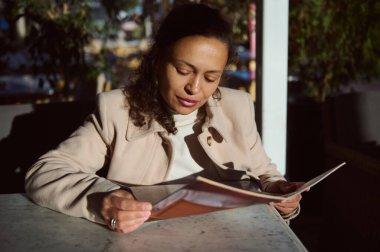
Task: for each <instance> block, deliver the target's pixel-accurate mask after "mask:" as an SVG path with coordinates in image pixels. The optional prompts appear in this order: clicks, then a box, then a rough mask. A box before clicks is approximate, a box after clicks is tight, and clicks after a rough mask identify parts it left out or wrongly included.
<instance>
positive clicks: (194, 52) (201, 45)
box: [167, 36, 228, 71]
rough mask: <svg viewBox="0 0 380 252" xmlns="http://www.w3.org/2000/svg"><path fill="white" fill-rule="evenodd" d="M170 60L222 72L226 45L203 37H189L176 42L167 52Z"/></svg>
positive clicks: (226, 53)
mask: <svg viewBox="0 0 380 252" xmlns="http://www.w3.org/2000/svg"><path fill="white" fill-rule="evenodd" d="M167 56H169V58H170V59H171V60H174V61H175V60H180V61H186V62H188V63H190V64H191V65H194V66H195V67H197V68H200V69H205V70H210V69H213V70H219V71H220V70H223V69H224V67H225V66H226V63H227V58H228V48H227V45H226V44H225V43H224V42H222V41H220V40H218V39H216V38H209V37H204V36H189V37H185V38H182V39H180V40H178V41H177V42H176V43H175V44H174V45H173V46H172V47H171V49H170V50H169V55H167Z"/></svg>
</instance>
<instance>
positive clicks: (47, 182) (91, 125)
mask: <svg viewBox="0 0 380 252" xmlns="http://www.w3.org/2000/svg"><path fill="white" fill-rule="evenodd" d="M107 109H110V108H108V107H107V105H106V102H105V98H104V97H103V96H102V95H100V96H99V97H98V103H97V108H96V110H95V112H94V113H93V114H91V115H90V116H89V117H88V119H87V120H86V121H85V122H84V124H83V126H81V127H79V128H78V129H77V130H76V131H75V132H74V133H73V134H72V135H71V136H70V137H69V138H68V139H66V140H65V141H64V142H62V143H61V144H60V145H59V146H58V147H57V148H56V149H54V150H51V151H49V152H48V153H46V154H45V155H43V156H41V157H40V158H39V159H38V160H37V162H36V163H35V164H34V165H33V166H32V167H31V168H30V169H29V170H28V172H27V174H26V178H25V191H26V193H27V195H28V196H29V197H30V199H31V200H32V201H34V202H35V203H36V204H38V205H40V206H44V207H47V208H50V209H53V210H55V211H59V212H62V213H65V214H68V215H71V216H76V217H83V218H86V219H88V220H90V221H94V222H98V223H103V219H102V218H101V217H100V215H99V211H97V210H98V209H100V204H101V203H100V202H99V200H98V199H100V198H101V197H99V196H100V195H101V194H102V193H105V192H108V191H111V190H115V189H118V188H119V186H118V185H116V184H114V183H112V182H111V181H109V180H107V179H105V178H102V177H99V176H97V175H96V172H97V171H98V170H99V169H101V168H102V167H103V166H104V165H105V164H106V163H107V158H108V155H109V152H110V136H109V133H108V132H110V130H111V131H112V129H109V127H110V126H111V125H112V124H110V123H109V122H108V118H107ZM97 208H98V209H97Z"/></svg>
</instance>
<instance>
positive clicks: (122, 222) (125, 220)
mask: <svg viewBox="0 0 380 252" xmlns="http://www.w3.org/2000/svg"><path fill="white" fill-rule="evenodd" d="M124 214H126V213H125V211H119V213H118V214H116V215H118V216H119V217H116V218H115V219H116V220H117V221H116V225H115V231H117V232H119V233H129V232H132V231H134V230H136V229H137V228H138V227H140V226H141V225H142V224H143V223H144V222H145V221H146V220H147V219H149V217H150V214H141V213H127V214H126V215H124ZM123 215H124V216H123ZM126 216H129V217H126ZM109 227H110V225H109ZM111 229H112V228H111Z"/></svg>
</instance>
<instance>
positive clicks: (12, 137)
mask: <svg viewBox="0 0 380 252" xmlns="http://www.w3.org/2000/svg"><path fill="white" fill-rule="evenodd" d="M32 107H33V109H32V112H30V113H26V114H19V115H16V116H15V117H13V118H9V117H7V119H10V120H11V122H4V121H3V122H2V125H3V127H5V125H6V124H7V123H8V124H9V123H11V129H10V132H9V134H8V135H6V136H3V138H2V139H1V140H0V153H1V178H0V193H16V192H24V178H25V173H26V171H27V169H28V168H29V167H30V166H31V165H32V164H33V163H34V162H35V161H36V159H37V158H38V157H39V156H41V155H42V154H44V153H45V152H47V151H48V150H50V149H52V148H54V147H55V146H57V145H58V144H59V143H60V142H61V141H62V140H64V139H65V138H67V137H68V136H69V135H70V134H71V133H72V132H73V131H74V130H75V129H76V128H77V127H78V126H79V125H81V124H82V122H83V120H84V119H85V117H86V116H87V115H88V114H90V113H91V112H92V110H93V108H94V103H93V102H86V103H80V102H70V103H53V104H40V105H32ZM7 108H9V109H14V108H15V106H8V107H6V106H5V105H4V106H3V108H2V111H3V113H7V112H9V113H8V114H10V115H11V114H12V111H6V109H7ZM4 110H5V111H4ZM2 118H4V116H2ZM3 120H4V119H3Z"/></svg>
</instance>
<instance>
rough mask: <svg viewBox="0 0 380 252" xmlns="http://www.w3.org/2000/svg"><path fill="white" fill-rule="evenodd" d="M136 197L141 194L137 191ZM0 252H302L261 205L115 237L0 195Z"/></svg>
mask: <svg viewBox="0 0 380 252" xmlns="http://www.w3.org/2000/svg"><path fill="white" fill-rule="evenodd" d="M164 192H170V190H169V191H167V190H161V197H162V196H163V194H164ZM139 193H140V195H141V190H140V191H139V190H137V194H139ZM142 197H144V196H142ZM145 197H148V198H149V195H148V196H145ZM154 197H156V198H157V195H155V196H154ZM0 251H2V252H7V251H55V252H58V251H65V252H67V251H70V252H71V251H81V252H82V251H207V252H210V251H306V249H305V247H304V246H303V245H302V243H301V242H300V241H299V239H298V238H297V237H296V235H295V234H294V233H293V232H292V230H291V229H290V228H289V227H288V225H287V224H286V223H285V222H284V221H283V220H282V219H281V216H279V214H278V213H277V212H276V211H275V210H274V209H273V208H272V207H270V206H268V205H264V204H258V205H252V206H249V207H244V208H238V209H232V210H223V211H218V212H213V213H208V214H203V215H196V216H190V217H184V218H175V219H170V220H164V221H155V222H148V223H145V224H144V225H143V226H142V227H140V228H139V229H138V230H136V231H134V232H132V233H129V234H118V233H115V232H112V231H110V230H108V229H107V228H105V227H103V226H101V225H98V224H94V223H91V222H89V221H87V220H84V219H81V218H75V217H70V216H66V215H64V214H61V213H57V212H54V211H52V210H49V209H46V208H42V207H39V206H36V205H34V204H33V203H32V202H30V201H29V199H28V198H27V197H26V196H25V195H24V194H0Z"/></svg>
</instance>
